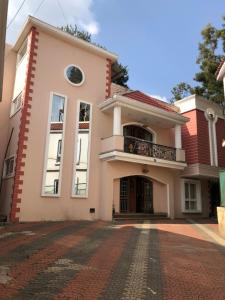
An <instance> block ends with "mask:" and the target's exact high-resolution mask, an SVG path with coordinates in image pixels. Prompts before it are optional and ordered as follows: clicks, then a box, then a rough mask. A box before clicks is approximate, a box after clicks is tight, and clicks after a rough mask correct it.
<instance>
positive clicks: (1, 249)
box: [0, 222, 72, 255]
mask: <svg viewBox="0 0 225 300" xmlns="http://www.w3.org/2000/svg"><path fill="white" fill-rule="evenodd" d="M71 224H72V223H71V222H70V223H69V222H66V223H46V227H44V228H38V229H36V230H34V231H32V228H30V227H28V226H27V227H25V228H28V229H30V230H31V231H32V232H34V233H35V234H34V235H26V234H23V233H21V231H18V234H17V235H14V236H13V237H12V239H11V240H9V241H8V242H7V243H5V242H4V241H3V243H2V245H0V255H5V254H7V253H9V252H10V251H12V250H14V249H15V248H17V247H19V246H21V245H26V244H29V243H31V242H33V241H35V240H38V239H40V238H41V236H43V235H44V234H49V233H51V232H54V231H57V230H60V229H63V228H65V227H67V226H71ZM17 226H18V225H17ZM23 229H24V228H23Z"/></svg>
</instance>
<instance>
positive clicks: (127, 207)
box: [120, 176, 153, 213]
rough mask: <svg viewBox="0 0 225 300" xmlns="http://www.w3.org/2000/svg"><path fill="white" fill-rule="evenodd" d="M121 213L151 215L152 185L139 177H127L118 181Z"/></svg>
mask: <svg viewBox="0 0 225 300" xmlns="http://www.w3.org/2000/svg"><path fill="white" fill-rule="evenodd" d="M120 212H121V213H126V212H127V213H153V185H152V182H151V181H150V180H148V179H147V178H145V177H141V176H129V177H124V178H121V180H120Z"/></svg>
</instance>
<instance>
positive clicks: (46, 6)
mask: <svg viewBox="0 0 225 300" xmlns="http://www.w3.org/2000/svg"><path fill="white" fill-rule="evenodd" d="M22 1H23V0H20V1H18V0H11V1H9V9H8V23H9V22H10V21H11V19H12V18H13V16H14V15H15V13H16V11H17V10H18V8H19V7H20V5H21V3H22ZM58 1H59V2H60V4H61V7H62V9H61V8H60V5H58V2H57V0H44V2H43V4H42V5H41V6H40V8H39V10H38V11H37V8H38V7H39V5H40V4H41V2H42V0H29V1H26V2H25V4H24V5H23V7H22V9H21V10H20V12H19V14H18V15H17V17H16V18H15V21H14V22H13V23H12V24H11V25H10V27H9V28H8V30H7V42H9V43H14V42H15V40H16V37H17V35H18V34H19V31H20V29H21V27H22V26H23V23H24V22H25V21H26V19H27V17H28V15H34V13H35V11H37V12H36V14H35V15H34V16H35V17H37V18H38V19H41V20H43V21H45V22H47V23H49V24H51V25H54V26H62V25H65V24H71V25H74V24H77V25H78V26H79V27H80V28H81V29H84V30H87V31H89V32H90V33H91V34H92V35H97V34H98V33H99V30H100V27H99V24H98V22H97V20H96V17H95V15H94V13H93V10H92V6H93V2H94V0H58Z"/></svg>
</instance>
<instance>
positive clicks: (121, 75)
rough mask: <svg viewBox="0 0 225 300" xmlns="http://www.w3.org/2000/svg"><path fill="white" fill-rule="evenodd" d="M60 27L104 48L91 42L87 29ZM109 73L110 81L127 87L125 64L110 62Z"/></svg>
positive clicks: (69, 26)
mask: <svg viewBox="0 0 225 300" xmlns="http://www.w3.org/2000/svg"><path fill="white" fill-rule="evenodd" d="M60 29H61V30H62V31H64V32H67V33H69V34H71V35H73V36H76V37H78V38H80V39H82V40H84V41H86V42H89V43H92V44H93V45H95V46H97V47H100V48H102V49H104V50H106V48H105V47H104V46H102V45H99V44H96V43H94V42H92V39H91V34H90V33H89V32H87V31H84V30H79V29H78V27H77V25H74V26H72V25H66V26H62V27H60ZM111 74H112V82H114V83H117V84H119V85H122V86H125V87H127V81H128V79H129V75H128V68H127V66H123V65H122V64H121V63H119V62H118V61H116V62H115V63H114V64H112V70H111Z"/></svg>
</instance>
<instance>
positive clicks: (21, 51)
mask: <svg viewBox="0 0 225 300" xmlns="http://www.w3.org/2000/svg"><path fill="white" fill-rule="evenodd" d="M26 53H27V39H26V40H25V41H24V43H23V44H22V46H21V48H20V49H19V51H18V53H17V60H16V62H17V64H18V63H19V62H20V61H21V60H22V59H23V58H24V56H25V54H26Z"/></svg>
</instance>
